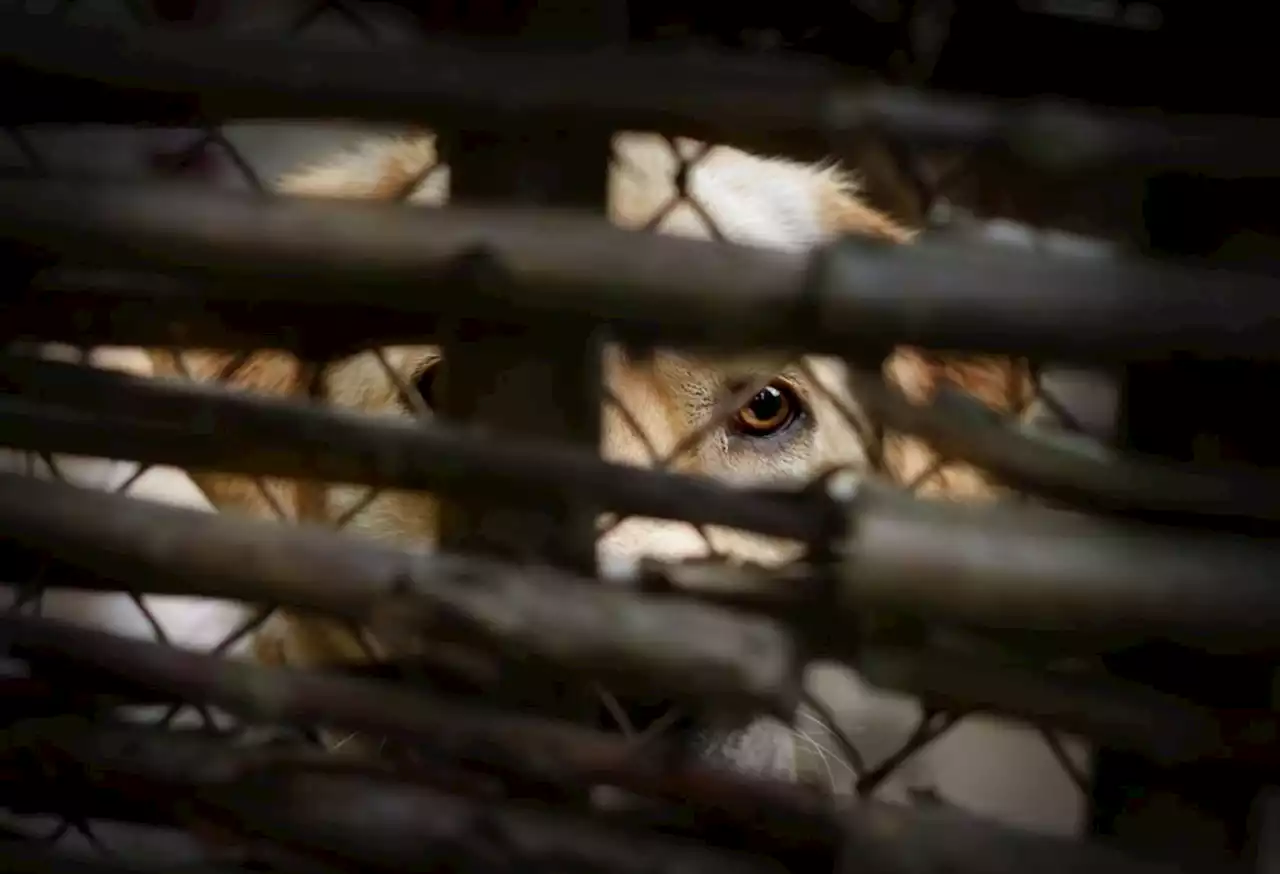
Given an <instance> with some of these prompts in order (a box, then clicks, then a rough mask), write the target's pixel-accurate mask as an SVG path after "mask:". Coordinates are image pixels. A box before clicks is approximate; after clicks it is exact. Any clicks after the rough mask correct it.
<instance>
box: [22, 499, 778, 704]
mask: <svg viewBox="0 0 1280 874" xmlns="http://www.w3.org/2000/svg"><path fill="white" fill-rule="evenodd" d="M0 528H2V529H3V531H4V539H6V540H8V541H10V542H12V543H16V544H19V545H24V546H26V547H28V548H32V549H37V550H41V551H44V552H45V553H46V554H48V555H50V556H52V557H54V558H55V559H56V560H58V561H59V562H61V563H63V564H64V565H70V566H78V567H80V568H83V569H84V570H85V571H86V572H88V575H87V576H85V577H82V578H81V579H80V580H79V582H81V583H82V584H93V583H94V580H95V579H96V580H98V581H101V584H102V585H104V586H105V585H109V584H108V583H107V580H114V581H115V583H114V585H115V586H117V587H122V588H127V589H130V590H133V591H143V592H153V593H157V594H180V595H201V596H205V597H210V598H224V599H233V600H259V601H267V602H269V603H275V604H282V605H285V606H288V607H293V608H297V609H302V610H314V611H318V612H321V613H324V614H327V615H330V616H336V617H340V618H344V619H349V620H351V621H354V622H361V623H368V624H370V625H371V626H372V627H373V628H374V629H375V630H376V631H378V632H379V633H382V634H387V635H392V636H399V637H401V638H403V637H405V636H408V637H410V638H416V637H417V636H423V637H427V638H433V639H437V640H452V641H458V642H463V643H466V644H468V645H472V646H479V647H482V648H483V649H485V650H487V651H488V652H491V653H496V654H499V655H502V656H511V657H515V658H525V659H529V658H532V659H534V660H536V661H541V662H543V663H545V664H547V665H548V666H549V667H554V668H559V669H560V670H568V671H572V672H574V673H577V674H578V675H585V676H589V677H591V678H593V679H597V680H600V681H602V682H608V683H609V684H610V685H611V686H616V687H618V691H623V690H628V689H629V690H635V691H643V692H655V691H656V692H659V693H661V694H666V695H671V696H674V697H676V698H678V699H680V700H685V701H693V702H701V703H707V704H711V705H712V706H722V707H728V708H735V709H736V708H746V709H748V710H753V711H754V710H759V709H764V710H768V711H771V712H790V710H791V709H792V708H793V707H794V705H795V702H796V700H797V696H798V691H797V689H798V684H799V681H798V673H799V667H798V665H797V662H796V657H795V654H794V651H793V647H792V644H791V642H790V640H789V638H788V636H787V634H786V632H785V631H784V630H783V629H782V628H781V627H780V626H778V625H776V624H775V623H773V622H771V621H769V620H766V619H762V618H758V617H752V616H748V615H743V614H735V613H731V612H728V611H725V610H722V609H719V608H716V607H713V606H710V605H703V604H697V603H694V602H690V601H683V600H678V599H673V598H660V597H653V596H640V595H637V594H635V593H632V592H627V591H621V590H617V589H608V588H603V587H599V586H595V585H591V584H589V581H585V580H577V579H574V578H573V577H571V576H569V575H566V574H564V573H561V572H557V571H552V570H549V569H538V568H514V567H511V566H508V565H504V564H500V563H497V562H492V561H485V560H482V559H476V558H460V557H452V556H445V555H431V554H427V553H423V552H421V551H410V550H405V549H400V548H396V547H393V546H388V545H384V544H380V543H376V542H373V541H370V540H367V539H363V538H358V537H353V536H351V535H344V534H341V533H338V532H333V531H330V530H327V529H324V528H318V527H314V528H313V527H309V526H302V525H299V526H274V525H267V524H264V523H262V522H258V521H254V520H250V519H244V518H235V517H232V516H219V515H214V514H209V513H202V512H199V511H192V510H185V509H179V508H173V507H166V506H163V505H160V504H151V503H147V502H143V501H138V500H135V499H131V498H127V497H124V496H119V495H109V494H106V493H100V492H93V491H87V490H82V489H77V488H75V487H72V486H67V485H65V484H61V483H50V482H41V481H38V480H35V479H29V478H26V477H22V476H13V475H10V476H0Z"/></svg>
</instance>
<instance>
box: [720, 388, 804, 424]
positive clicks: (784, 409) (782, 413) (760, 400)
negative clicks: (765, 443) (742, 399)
mask: <svg viewBox="0 0 1280 874" xmlns="http://www.w3.org/2000/svg"><path fill="white" fill-rule="evenodd" d="M799 414H800V400H799V399H798V398H797V397H796V396H795V393H794V392H793V391H792V390H791V389H790V388H789V387H787V386H786V385H782V384H779V383H773V384H771V385H767V386H765V387H764V388H762V389H761V390H760V391H759V393H757V394H756V396H755V397H753V398H752V399H751V401H750V402H749V403H748V404H747V405H746V406H743V407H740V408H739V409H738V412H736V413H734V416H733V419H732V421H731V423H730V424H731V425H732V427H733V430H734V431H736V432H738V433H739V434H742V435H743V436H746V437H768V436H769V435H771V434H777V433H778V432H779V431H781V430H783V429H784V428H786V427H787V426H789V425H791V424H792V423H793V422H795V420H796V417H797V416H798V415H799Z"/></svg>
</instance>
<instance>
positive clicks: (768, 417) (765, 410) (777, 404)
mask: <svg viewBox="0 0 1280 874" xmlns="http://www.w3.org/2000/svg"><path fill="white" fill-rule="evenodd" d="M783 403H784V402H783V400H782V392H780V391H778V390H777V389H776V388H774V387H773V386H769V387H768V388H766V389H764V390H763V391H761V392H760V394H758V395H756V396H755V397H754V398H752V399H751V407H750V409H751V415H752V416H754V417H755V418H756V420H757V421H760V422H772V421H773V420H774V419H776V418H777V417H778V414H780V413H781V412H782V411H783Z"/></svg>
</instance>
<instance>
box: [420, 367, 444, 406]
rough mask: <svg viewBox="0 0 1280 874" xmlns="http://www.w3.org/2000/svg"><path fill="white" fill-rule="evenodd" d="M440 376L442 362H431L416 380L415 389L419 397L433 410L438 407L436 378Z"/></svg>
mask: <svg viewBox="0 0 1280 874" xmlns="http://www.w3.org/2000/svg"><path fill="white" fill-rule="evenodd" d="M439 374H440V362H439V361H431V362H428V363H427V366H426V367H424V368H423V369H422V370H421V371H420V372H419V373H418V375H417V377H415V378H414V381H413V387H414V388H415V389H416V390H417V392H418V396H419V397H420V398H422V402H423V403H424V404H426V405H427V406H428V407H430V408H431V409H433V410H434V409H435V406H436V377H437V376H439Z"/></svg>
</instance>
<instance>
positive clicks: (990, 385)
mask: <svg viewBox="0 0 1280 874" xmlns="http://www.w3.org/2000/svg"><path fill="white" fill-rule="evenodd" d="M819 174H820V175H819V177H818V186H819V188H818V191H819V195H818V198H819V199H818V202H819V205H820V210H821V212H820V215H821V219H822V222H823V225H824V228H825V229H826V230H827V231H828V232H829V233H830V234H831V235H832V236H840V235H845V234H848V235H854V236H862V237H871V238H875V239H880V240H886V241H892V242H896V243H902V244H907V245H909V244H910V242H911V239H912V237H913V236H914V234H913V232H912V231H910V230H908V229H906V228H904V227H902V226H901V225H899V224H898V223H896V222H894V221H893V220H892V219H890V218H889V217H887V216H885V215H882V214H881V213H879V212H877V211H876V210H874V209H872V208H871V207H869V206H867V205H866V204H865V203H863V202H862V201H861V200H860V199H859V197H858V195H857V190H856V187H855V186H853V185H852V184H850V182H849V180H847V179H846V178H844V177H842V176H840V175H839V174H838V173H835V172H833V171H825V170H820V171H819ZM884 373H885V377H886V378H887V379H888V380H889V381H890V382H892V383H893V384H894V385H896V386H897V387H898V388H900V389H901V390H902V391H903V392H904V393H906V395H907V396H908V397H910V398H911V399H912V400H913V401H915V402H916V403H928V402H930V401H931V400H933V398H934V396H935V395H936V394H937V392H938V390H939V389H940V388H942V387H943V386H953V387H956V388H958V389H961V390H963V391H965V392H968V393H969V394H972V395H973V396H974V397H976V398H977V399H979V400H980V401H982V402H983V403H984V404H986V405H987V406H989V407H991V408H992V409H995V410H998V411H1000V412H1002V413H1007V414H1014V415H1016V414H1020V413H1021V412H1022V411H1023V410H1024V409H1025V408H1026V406H1027V405H1028V404H1029V403H1030V401H1031V399H1032V394H1033V384H1032V380H1031V376H1030V371H1029V368H1028V367H1027V365H1026V363H1025V362H1022V361H1015V360H1011V359H1008V358H997V357H985V356H955V355H934V354H931V353H928V352H924V351H921V350H918V349H909V348H899V349H897V350H895V351H894V353H893V354H892V355H891V356H890V357H889V359H888V361H887V362H886V364H885V369H884ZM885 465H886V472H887V473H888V474H889V476H890V477H891V478H893V479H894V480H896V481H898V482H901V483H913V484H918V485H920V486H921V490H922V493H926V494H936V495H944V496H947V497H957V498H966V499H968V498H975V497H981V496H986V495H991V494H994V486H993V485H992V483H991V482H990V481H989V480H988V479H987V478H986V477H985V476H984V475H983V474H981V473H980V472H979V471H977V470H975V469H974V468H972V467H970V466H968V465H962V464H958V463H948V462H947V461H946V460H945V459H942V458H940V457H939V456H938V455H937V453H935V452H934V451H933V450H932V449H931V448H930V447H929V446H927V445H925V444H923V443H921V442H920V441H918V440H912V439H908V438H905V437H902V436H900V435H889V436H888V437H887V439H886V445H885ZM917 481H918V482H917Z"/></svg>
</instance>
